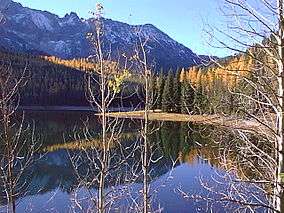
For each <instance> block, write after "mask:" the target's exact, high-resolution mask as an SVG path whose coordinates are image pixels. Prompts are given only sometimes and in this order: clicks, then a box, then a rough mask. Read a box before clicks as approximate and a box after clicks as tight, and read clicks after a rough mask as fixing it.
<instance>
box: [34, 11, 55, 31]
mask: <svg viewBox="0 0 284 213" xmlns="http://www.w3.org/2000/svg"><path fill="white" fill-rule="evenodd" d="M29 13H30V16H31V19H32V21H33V23H34V24H35V25H36V26H37V27H38V28H39V29H42V30H48V31H53V27H52V24H51V21H50V20H49V19H48V18H47V17H46V16H45V15H44V14H42V13H40V12H37V11H32V10H30V11H29Z"/></svg>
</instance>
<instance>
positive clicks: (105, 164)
mask: <svg viewBox="0 0 284 213" xmlns="http://www.w3.org/2000/svg"><path fill="white" fill-rule="evenodd" d="M93 15H94V16H95V18H93V20H92V21H93V23H92V26H91V27H92V30H93V32H91V33H88V39H89V40H90V43H91V45H93V47H94V52H95V53H94V55H93V56H90V57H89V59H90V60H91V61H92V62H93V63H94V64H96V68H95V69H94V70H93V71H92V72H89V73H88V74H87V77H86V97H87V98H88V101H89V103H90V104H91V106H92V108H93V109H94V110H95V111H97V112H98V114H96V115H95V116H94V118H92V119H97V118H96V117H98V118H99V121H100V133H99V141H100V143H98V145H97V146H95V145H92V146H90V147H87V148H82V149H81V150H80V152H79V154H74V155H72V153H70V157H71V161H72V164H73V167H74V170H75V171H76V174H77V177H78V180H79V182H80V184H79V186H78V187H86V188H87V190H88V194H89V195H90V196H89V200H90V201H91V202H93V204H94V205H92V204H91V205H90V206H89V207H88V209H87V210H86V211H94V209H96V211H98V212H100V213H103V212H108V211H110V210H111V209H112V208H114V207H113V205H115V203H116V202H117V201H118V200H119V198H121V197H122V195H118V194H122V192H121V191H120V192H117V191H116V188H115V186H117V185H120V184H122V183H128V182H130V183H131V181H130V180H131V178H129V176H130V175H129V174H131V172H132V169H131V168H129V163H128V160H129V159H130V158H131V156H132V155H133V150H134V149H135V145H136V143H135V142H134V143H133V144H123V143H122V141H121V140H122V137H121V136H122V130H123V119H118V118H111V117H109V116H108V113H109V112H110V111H111V107H112V104H113V102H114V100H116V99H119V97H118V95H119V93H120V92H121V90H123V85H122V84H123V81H124V79H125V78H127V77H128V76H129V73H128V70H127V63H125V65H124V66H123V67H121V66H119V63H116V62H111V52H107V51H105V49H106V44H105V43H104V40H103V37H104V23H103V22H104V20H103V17H102V16H103V6H102V5H101V4H97V8H96V12H95V13H93ZM95 134H97V133H95V132H92V130H91V129H90V127H89V126H88V122H87V121H86V123H85V129H84V133H83V138H84V141H83V143H85V142H86V141H88V142H90V141H92V140H94V138H95ZM75 137H76V139H78V140H79V139H80V137H82V135H75ZM82 147H83V146H82ZM82 162H88V165H87V168H81V166H85V167H86V164H83V163H82ZM83 170H84V171H83ZM92 187H95V188H97V189H98V190H97V193H96V192H94V190H92ZM124 196H125V195H124ZM76 203H77V205H79V206H80V208H83V207H82V206H81V204H80V202H76Z"/></svg>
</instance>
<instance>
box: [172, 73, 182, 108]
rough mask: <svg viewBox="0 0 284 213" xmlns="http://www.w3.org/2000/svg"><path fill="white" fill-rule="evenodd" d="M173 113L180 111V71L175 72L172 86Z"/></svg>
mask: <svg viewBox="0 0 284 213" xmlns="http://www.w3.org/2000/svg"><path fill="white" fill-rule="evenodd" d="M172 102H173V111H174V112H177V113H178V112H180V111H181V82H180V70H177V71H176V75H175V79H174V85H173V97H172Z"/></svg>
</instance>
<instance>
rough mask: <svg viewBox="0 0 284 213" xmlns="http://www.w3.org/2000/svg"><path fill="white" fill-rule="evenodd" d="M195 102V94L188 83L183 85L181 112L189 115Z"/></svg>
mask: <svg viewBox="0 0 284 213" xmlns="http://www.w3.org/2000/svg"><path fill="white" fill-rule="evenodd" d="M194 101H195V92H194V89H193V88H192V86H191V85H190V84H189V83H188V82H182V84H181V101H180V102H181V112H182V113H188V112H190V111H192V110H193V106H194Z"/></svg>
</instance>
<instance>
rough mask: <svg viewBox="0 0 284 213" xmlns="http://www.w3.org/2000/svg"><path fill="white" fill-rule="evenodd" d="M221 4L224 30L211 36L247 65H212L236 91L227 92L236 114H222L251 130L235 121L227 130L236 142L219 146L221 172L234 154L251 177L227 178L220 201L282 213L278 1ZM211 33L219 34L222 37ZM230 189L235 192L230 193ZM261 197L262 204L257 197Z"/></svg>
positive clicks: (283, 107)
mask: <svg viewBox="0 0 284 213" xmlns="http://www.w3.org/2000/svg"><path fill="white" fill-rule="evenodd" d="M223 3H224V5H223V6H224V7H223V8H224V9H223V12H224V13H225V15H226V17H228V18H229V20H230V22H228V29H229V30H228V31H225V30H224V29H221V30H220V29H217V28H214V29H213V28H212V29H211V30H212V31H211V32H210V35H211V36H212V38H213V39H215V42H214V43H215V44H217V47H222V48H227V49H229V50H230V51H232V52H235V53H236V54H238V55H239V56H242V58H243V59H244V63H245V62H246V63H247V62H248V61H251V63H247V65H246V66H226V65H225V63H223V62H222V61H218V60H217V61H216V60H215V61H214V64H215V65H216V66H217V67H218V68H219V69H222V70H224V71H225V72H227V73H228V74H229V75H231V76H234V78H235V79H236V84H235V88H234V89H230V88H229V90H230V95H233V97H234V98H235V99H236V100H238V102H239V104H238V106H237V107H238V109H237V110H236V113H235V114H228V113H224V115H226V116H231V117H235V118H240V117H242V118H245V119H249V120H246V121H245V122H246V124H247V126H250V125H253V126H255V128H253V129H251V130H250V131H249V130H248V129H245V130H241V129H239V128H238V122H236V125H235V128H233V129H231V130H232V131H233V134H234V137H235V139H236V140H235V142H236V141H237V143H234V146H230V145H227V146H225V147H224V146H223V148H220V150H222V152H221V153H220V154H221V156H223V158H222V160H223V163H224V168H227V169H229V168H228V166H227V167H226V166H225V164H226V163H228V161H227V159H228V156H229V155H230V154H231V153H232V152H236V153H237V154H238V157H237V158H235V161H234V165H235V168H237V167H238V168H240V167H239V166H240V165H241V167H242V168H246V170H249V171H250V172H251V173H254V174H255V176H248V175H243V176H240V175H237V174H234V175H236V176H237V177H234V178H231V180H230V187H229V188H228V190H229V191H228V193H227V194H226V195H224V194H223V196H224V197H223V198H224V200H226V201H230V202H234V203H237V204H239V205H240V206H242V207H245V208H246V209H247V210H249V211H254V210H255V209H257V208H259V207H262V208H264V209H265V210H266V211H273V212H274V211H275V212H281V210H283V209H281V205H282V204H281V200H283V172H284V171H283V169H284V167H283V145H284V134H283V131H284V126H283V124H284V118H283V112H284V102H283V98H284V97H283V95H284V81H283V80H284V70H283V67H284V54H283V51H284V49H283V48H284V24H283V23H284V11H283V1H282V0H273V1H267V0H249V1H243V0H224V1H223ZM212 32H215V33H216V34H219V36H220V35H221V36H222V39H218V35H213V34H212ZM243 115H245V116H243ZM256 126H258V127H256ZM230 134H231V133H230ZM219 143H220V141H219ZM244 159H245V160H244ZM230 165H231V166H232V162H231V163H230ZM243 174H244V173H243ZM240 182H242V183H243V184H239V183H240ZM244 183H246V184H248V183H249V184H252V185H253V186H254V187H256V188H257V189H258V190H255V191H251V192H250V193H244V186H245V185H244ZM232 189H234V190H235V191H234V192H235V194H234V193H232V191H230V190H232ZM259 192H261V193H259ZM230 193H231V194H230ZM263 193H264V196H265V198H266V200H263V199H262V197H261V196H263ZM233 194H234V195H236V194H238V196H233ZM230 195H232V196H230ZM252 198H253V201H252Z"/></svg>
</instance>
